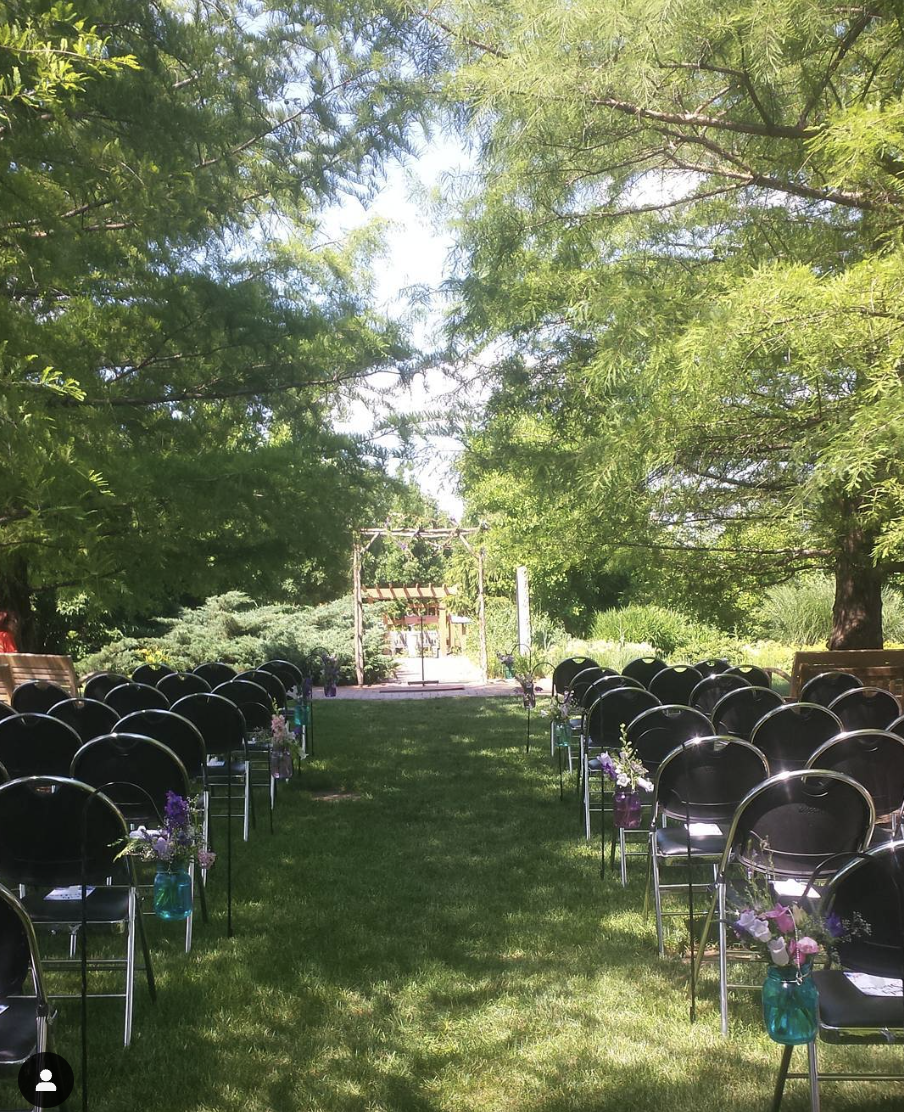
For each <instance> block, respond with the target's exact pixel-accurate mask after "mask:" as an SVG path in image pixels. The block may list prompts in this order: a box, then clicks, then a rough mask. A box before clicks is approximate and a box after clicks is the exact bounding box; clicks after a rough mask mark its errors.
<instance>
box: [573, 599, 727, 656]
mask: <svg viewBox="0 0 904 1112" xmlns="http://www.w3.org/2000/svg"><path fill="white" fill-rule="evenodd" d="M721 636H722V634H721V633H720V632H719V630H717V629H716V628H715V627H713V626H706V625H703V624H702V623H700V622H694V621H692V620H690V619H688V618H686V617H685V616H684V615H683V614H680V613H678V612H677V611H675V610H668V609H666V608H665V607H663V606H641V605H634V606H625V607H622V608H621V609H615V610H603V611H601V612H600V613H599V614H597V615H595V617H594V619H593V627H592V632H591V637H592V638H593V639H594V640H597V641H634V642H638V643H645V644H648V645H651V646H652V647H653V648H654V649H655V650H656V652H657V653H661V654H662V655H663V656H665V657H671V656H674V654H675V653H676V652H677V651H678V649H679V648H685V647H687V646H690V645H696V644H701V643H704V642H705V643H707V644H709V643H712V642H714V641H715V640H716V639H718V638H720V637H721Z"/></svg>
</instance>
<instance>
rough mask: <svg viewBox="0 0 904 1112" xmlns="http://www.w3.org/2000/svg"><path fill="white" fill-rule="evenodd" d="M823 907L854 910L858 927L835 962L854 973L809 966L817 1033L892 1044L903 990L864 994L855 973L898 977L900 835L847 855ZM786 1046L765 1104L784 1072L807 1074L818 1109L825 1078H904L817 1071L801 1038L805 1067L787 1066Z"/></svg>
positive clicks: (902, 957) (903, 936) (901, 956)
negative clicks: (816, 1003)
mask: <svg viewBox="0 0 904 1112" xmlns="http://www.w3.org/2000/svg"><path fill="white" fill-rule="evenodd" d="M823 908H824V910H825V911H826V913H829V912H833V913H834V914H835V915H837V916H838V917H839V918H840V919H841V920H842V921H845V920H847V921H852V920H853V919H854V917H855V916H859V917H860V920H861V921H862V922H863V924H864V929H862V930H860V931H859V932H858V933H856V934H855V935H853V936H852V937H850V938H848V939H845V940H839V941H838V942H837V943H836V946H837V950H838V955H839V958H840V960H841V964H842V965H843V966H845V968H846V970H847V971H848V972H849V973H851V974H853V975H854V976H853V977H850V976H848V975H846V973H845V972H843V971H842V970H841V969H839V968H833V969H824V970H818V971H816V972H814V973H813V974H812V977H813V982H814V984H815V985H816V989H817V991H818V994H819V1020H818V1027H817V1033H818V1036H819V1038H821V1039H822V1040H823V1042H826V1043H832V1044H836V1045H855V1046H863V1045H864V1044H875V1045H878V1046H897V1045H898V1044H900V1043H901V1042H902V1041H904V997H902V996H901V994H900V993H899V994H897V995H891V996H872V995H869V994H868V993H866V992H864V991H862V990H861V988H860V987H858V984H857V983H855V980H856V978H858V976H859V977H862V976H863V975H865V976H866V977H868V978H875V977H879V978H883V979H884V978H888V979H891V980H895V981H899V982H900V981H901V978H902V971H904V842H900V841H896V842H884V843H882V844H881V845H878V846H873V848H872V849H870V850H867V851H866V852H865V853H863V854H859V855H857V856H856V857H855V858H854V859H852V860H850V861H848V862H847V863H846V864H845V865H844V866H843V867H842V868H841V869H839V870H838V872H837V873H835V875H834V876H833V877H832V878H831V880H829V882H828V884H827V885H826V887H825V892H824V896H823ZM860 983H861V984H864V982H863V981H862V980H861V981H860ZM865 987H869V986H868V984H867V985H865ZM793 1050H794V1048H793V1047H791V1046H786V1047H784V1049H783V1053H782V1059H781V1064H780V1066H779V1072H778V1078H777V1080H776V1085H775V1095H774V1097H773V1101H772V1112H779V1109H780V1108H781V1104H782V1097H783V1095H784V1090H785V1082H786V1080H793V1079H800V1080H803V1079H808V1080H809V1082H810V1109H811V1112H819V1104H820V1102H819V1096H820V1094H819V1087H820V1084H821V1083H822V1082H824V1081H896V1082H899V1083H902V1082H904V1072H902V1071H901V1070H900V1069H899V1070H896V1071H895V1072H894V1073H851V1072H838V1071H835V1072H832V1073H825V1072H821V1071H820V1069H819V1061H818V1057H817V1051H816V1042H815V1041H814V1042H811V1043H808V1044H807V1059H808V1063H807V1064H808V1070H807V1072H806V1073H789V1066H790V1064H791V1055H792V1052H793Z"/></svg>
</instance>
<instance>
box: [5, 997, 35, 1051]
mask: <svg viewBox="0 0 904 1112" xmlns="http://www.w3.org/2000/svg"><path fill="white" fill-rule="evenodd" d="M0 1003H3V1004H4V1005H6V1011H4V1012H2V1013H0V1065H3V1066H16V1065H19V1063H20V1062H24V1061H25V1059H26V1058H30V1057H31V1056H32V1054H34V1052H35V1049H36V1047H37V1027H36V1023H37V1016H36V1012H35V1004H36V1001H35V999H34V997H26V998H25V999H16V998H15V997H13V998H9V997H7V999H5V1000H3V1001H0Z"/></svg>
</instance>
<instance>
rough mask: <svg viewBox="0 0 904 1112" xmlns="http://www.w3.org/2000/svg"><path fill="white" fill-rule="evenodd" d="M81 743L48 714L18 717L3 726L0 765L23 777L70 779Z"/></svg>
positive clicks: (0, 728) (66, 727)
mask: <svg viewBox="0 0 904 1112" xmlns="http://www.w3.org/2000/svg"><path fill="white" fill-rule="evenodd" d="M81 744H82V739H81V738H80V737H79V736H78V734H77V733H76V732H75V730H73V729H72V727H71V726H67V725H66V723H65V722H60V720H59V719H58V718H51V717H50V715H49V714H17V715H15V716H14V717H13V718H4V719H3V721H2V722H0V764H2V765H3V766H4V768H5V769H6V771H7V772H8V773H9V775H10V776H11V777H12V778H13V779H17V778H18V777H20V776H68V775H69V766H70V764H71V763H72V758H73V756H74V755H75V752H76V750H77V749H78V748H79V746H80V745H81Z"/></svg>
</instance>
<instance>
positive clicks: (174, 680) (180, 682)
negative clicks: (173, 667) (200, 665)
mask: <svg viewBox="0 0 904 1112" xmlns="http://www.w3.org/2000/svg"><path fill="white" fill-rule="evenodd" d="M157 690H158V691H162V692H163V694H164V695H165V696H166V697H167V699H169V702H170V706H172V705H173V703H175V702H176V700H177V699H181V698H183V697H184V696H185V695H197V694H198V692H199V691H210V690H211V687H210V684H209V683H208V682H207V680H205V679H204V677H203V676H199V675H197V674H196V673H195V672H170V673H169V674H168V675H165V676H161V677H160V679H159V680H158V681H157Z"/></svg>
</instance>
